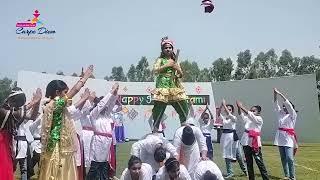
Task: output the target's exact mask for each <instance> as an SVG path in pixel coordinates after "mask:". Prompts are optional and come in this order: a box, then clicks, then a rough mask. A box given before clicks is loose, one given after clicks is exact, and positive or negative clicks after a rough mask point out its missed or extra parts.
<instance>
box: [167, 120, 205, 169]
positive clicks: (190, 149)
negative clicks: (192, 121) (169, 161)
mask: <svg viewBox="0 0 320 180" xmlns="http://www.w3.org/2000/svg"><path fill="white" fill-rule="evenodd" d="M185 127H186V126H182V127H180V128H178V129H177V130H176V132H175V134H174V137H173V145H174V146H175V147H176V148H177V152H178V153H179V157H180V163H181V164H183V165H184V166H185V167H186V168H187V169H188V171H189V173H190V174H191V173H192V172H193V171H194V169H195V167H196V165H197V164H198V162H199V161H200V160H201V157H200V152H201V151H208V148H207V144H206V138H205V137H204V136H203V134H202V132H201V130H200V128H198V127H196V126H190V127H191V128H192V130H193V133H194V136H195V142H194V143H193V144H192V145H190V146H187V145H185V144H183V143H182V132H183V128H185Z"/></svg>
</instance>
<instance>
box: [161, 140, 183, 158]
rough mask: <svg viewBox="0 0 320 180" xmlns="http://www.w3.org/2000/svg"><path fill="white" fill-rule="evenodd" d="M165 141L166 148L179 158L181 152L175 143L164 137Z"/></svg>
mask: <svg viewBox="0 0 320 180" xmlns="http://www.w3.org/2000/svg"><path fill="white" fill-rule="evenodd" d="M163 141H164V142H163V143H164V144H165V147H166V150H167V151H168V152H169V153H170V154H171V156H172V157H175V158H178V156H179V154H178V152H177V148H176V147H175V146H174V145H172V144H171V143H170V142H169V141H168V140H166V139H164V140H163Z"/></svg>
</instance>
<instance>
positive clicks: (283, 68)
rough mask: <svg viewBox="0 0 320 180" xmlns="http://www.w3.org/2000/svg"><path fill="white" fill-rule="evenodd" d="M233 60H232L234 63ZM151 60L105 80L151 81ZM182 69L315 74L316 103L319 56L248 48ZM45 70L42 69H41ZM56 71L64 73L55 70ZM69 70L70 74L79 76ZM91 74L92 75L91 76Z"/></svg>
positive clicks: (201, 74)
mask: <svg viewBox="0 0 320 180" xmlns="http://www.w3.org/2000/svg"><path fill="white" fill-rule="evenodd" d="M234 62H236V63H234ZM153 63H154V60H152V64H149V62H148V59H147V58H146V57H145V56H142V57H141V59H140V60H139V61H138V63H137V64H136V65H134V64H131V65H130V68H129V69H128V71H127V72H125V71H124V69H123V67H122V66H116V67H112V69H111V75H107V76H105V77H104V79H105V80H114V81H128V82H151V81H154V74H153V73H152V66H153ZM180 65H181V68H182V70H183V72H184V77H183V79H182V81H184V82H211V81H230V80H242V79H256V78H270V77H281V76H291V75H302V74H313V73H315V74H316V77H317V88H318V98H319V105H320V80H319V79H320V59H319V58H316V57H315V56H303V57H294V56H293V55H292V54H291V52H290V51H289V50H287V49H285V50H283V51H282V52H281V55H280V56H278V55H277V54H276V52H275V50H274V49H270V50H268V51H267V52H260V53H259V54H258V55H257V56H256V57H253V56H252V53H251V52H250V50H245V51H241V52H239V53H238V54H237V59H236V61H233V60H232V59H231V58H218V59H216V60H214V61H213V62H212V63H211V65H209V66H206V67H204V68H200V67H199V66H198V63H197V62H196V61H191V60H183V61H181V60H180ZM43 73H46V72H43ZM56 74H57V75H65V74H64V73H63V71H61V70H59V71H58V72H57V73H56ZM82 74H83V69H82V72H80V73H79V74H77V73H72V74H71V76H82ZM91 78H95V77H94V76H92V77H91ZM12 86H14V84H13V81H12V80H10V79H8V78H3V79H0V101H2V100H3V99H4V98H5V97H6V96H7V94H8V93H9V92H10V90H11V88H12Z"/></svg>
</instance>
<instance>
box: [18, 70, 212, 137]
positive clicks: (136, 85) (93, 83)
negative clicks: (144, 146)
mask: <svg viewBox="0 0 320 180" xmlns="http://www.w3.org/2000/svg"><path fill="white" fill-rule="evenodd" d="M54 79H61V80H63V81H65V82H66V83H67V84H68V86H69V88H71V87H72V86H73V85H74V84H75V83H76V82H77V81H78V79H79V78H78V77H72V76H58V75H54V74H43V73H37V72H28V71H21V72H19V74H18V86H19V87H21V88H22V89H23V90H24V92H25V93H26V95H27V98H28V100H30V98H31V96H32V93H33V91H35V89H36V88H37V87H39V88H41V89H42V92H43V95H45V89H46V86H47V84H48V83H49V82H50V81H51V80H54ZM113 83H114V82H110V81H106V80H102V79H89V80H88V82H87V83H86V85H85V86H84V88H83V89H82V90H81V91H80V93H78V95H77V96H76V97H75V98H74V99H73V102H75V101H76V100H78V99H79V95H80V94H81V93H82V92H83V91H84V89H85V88H86V87H89V88H90V90H93V91H95V92H96V94H97V96H104V95H106V93H107V92H109V91H110V89H111V86H112V84H113ZM119 84H120V89H119V98H120V100H121V102H122V104H123V110H122V112H121V113H123V117H124V126H125V136H126V137H128V138H130V139H139V138H140V137H142V136H143V135H145V134H146V133H150V132H151V129H150V127H149V124H148V119H149V117H150V115H151V110H152V107H153V105H152V101H151V96H150V91H151V90H153V88H155V83H154V82H119ZM183 86H184V87H185V89H186V91H187V95H189V97H190V100H191V101H193V103H194V104H195V106H194V109H195V112H196V119H198V118H199V116H200V114H201V113H202V111H203V109H204V108H205V105H206V104H207V103H208V104H209V105H210V109H212V112H213V114H214V116H215V103H214V97H213V93H212V87H211V83H209V82H208V83H201V82H200V83H183ZM165 113H166V114H167V115H168V117H169V118H168V119H167V120H166V122H165V123H166V127H167V128H166V130H165V133H166V136H167V137H168V138H169V139H172V137H173V134H174V132H175V130H176V128H178V127H179V124H180V123H179V117H178V114H177V113H176V112H175V110H174V109H173V108H172V107H171V106H168V107H167V109H166V111H165ZM215 135H216V134H215V133H213V138H214V139H215Z"/></svg>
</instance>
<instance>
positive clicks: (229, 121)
mask: <svg viewBox="0 0 320 180" xmlns="http://www.w3.org/2000/svg"><path fill="white" fill-rule="evenodd" d="M220 118H221V119H222V123H223V129H236V122H237V117H236V116H234V115H232V114H231V113H230V114H228V115H227V116H224V115H222V114H220Z"/></svg>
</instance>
